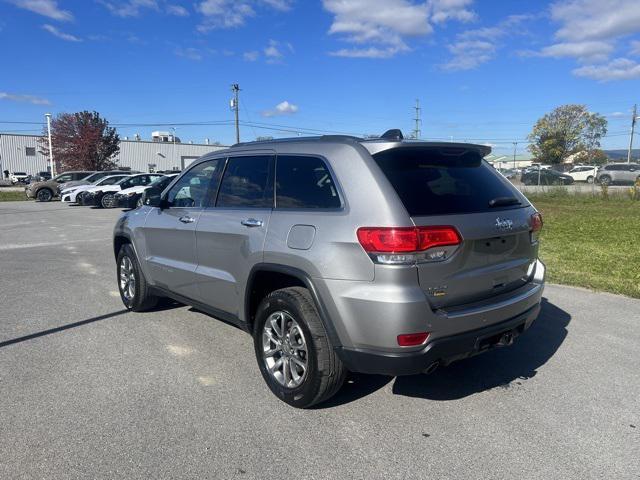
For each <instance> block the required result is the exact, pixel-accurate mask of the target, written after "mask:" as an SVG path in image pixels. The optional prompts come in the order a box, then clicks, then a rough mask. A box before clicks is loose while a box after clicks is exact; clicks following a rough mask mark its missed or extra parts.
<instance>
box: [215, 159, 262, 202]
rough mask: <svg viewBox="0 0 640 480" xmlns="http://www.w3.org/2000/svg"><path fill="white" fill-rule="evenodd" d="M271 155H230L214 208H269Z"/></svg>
mask: <svg viewBox="0 0 640 480" xmlns="http://www.w3.org/2000/svg"><path fill="white" fill-rule="evenodd" d="M272 170H273V157H272V156H269V155H256V156H247V157H231V158H229V160H228V161H227V168H226V169H225V171H224V175H223V177H222V182H221V183H220V191H219V193H218V201H217V203H216V207H239V208H247V207H248V208H272V207H273V172H272Z"/></svg>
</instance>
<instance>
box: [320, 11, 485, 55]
mask: <svg viewBox="0 0 640 480" xmlns="http://www.w3.org/2000/svg"><path fill="white" fill-rule="evenodd" d="M472 2H473V0H427V1H424V2H418V3H415V2H414V1H412V0H323V1H322V5H323V6H324V8H325V10H327V11H328V12H330V13H332V14H333V15H334V18H333V22H332V24H331V27H330V28H329V34H330V35H336V36H338V37H339V38H340V39H341V40H343V41H345V42H348V43H351V44H356V45H357V46H355V47H350V48H343V49H339V50H337V51H333V52H329V54H330V55H334V56H341V57H360V58H389V57H392V56H394V55H396V54H398V53H401V52H406V51H409V50H410V48H409V46H408V45H407V43H406V41H407V39H409V38H412V37H420V36H425V35H428V34H430V33H431V32H433V26H432V25H431V24H432V23H434V24H436V23H444V22H446V21H448V20H458V21H463V22H468V21H471V20H473V19H475V17H476V15H475V13H474V12H473V11H471V10H469V9H468V6H469V5H470V4H471V3H472Z"/></svg>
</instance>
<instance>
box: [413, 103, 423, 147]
mask: <svg viewBox="0 0 640 480" xmlns="http://www.w3.org/2000/svg"><path fill="white" fill-rule="evenodd" d="M413 109H414V110H415V111H416V116H415V117H414V119H413V121H414V122H416V126H415V128H414V129H413V134H412V136H413V138H415V139H416V140H419V139H420V137H421V136H422V132H421V131H420V125H422V119H421V118H420V113H422V108H420V100H419V99H417V98H416V106H415V107H413Z"/></svg>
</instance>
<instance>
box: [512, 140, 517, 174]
mask: <svg viewBox="0 0 640 480" xmlns="http://www.w3.org/2000/svg"><path fill="white" fill-rule="evenodd" d="M517 148H518V142H513V168H514V169H515V168H516V149H517Z"/></svg>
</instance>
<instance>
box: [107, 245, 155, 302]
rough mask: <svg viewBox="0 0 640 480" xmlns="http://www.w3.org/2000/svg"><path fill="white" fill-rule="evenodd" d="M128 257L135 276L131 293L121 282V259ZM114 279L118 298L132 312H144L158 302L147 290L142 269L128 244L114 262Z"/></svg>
mask: <svg viewBox="0 0 640 480" xmlns="http://www.w3.org/2000/svg"><path fill="white" fill-rule="evenodd" d="M125 258H128V259H129V261H130V262H131V267H132V273H133V275H134V278H135V282H134V287H133V289H132V290H133V295H131V296H130V295H129V294H128V292H126V291H125V287H124V286H123V284H122V283H123V282H122V281H121V278H122V274H123V271H122V270H123V263H125V262H123V260H124V259H125ZM116 273H117V276H116V279H117V282H118V291H119V292H120V298H121V299H122V303H124V306H125V307H127V308H128V309H129V310H132V311H134V312H144V311H145V310H149V309H150V308H153V307H155V306H156V304H157V303H158V297H156V296H155V295H152V294H151V293H150V292H149V286H148V284H147V281H146V279H145V278H144V275H143V274H142V271H141V270H140V264H139V263H138V258H137V257H136V254H135V252H134V251H133V247H132V246H131V245H129V244H124V245H123V246H122V248H120V251H119V252H118V259H117V263H116Z"/></svg>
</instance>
